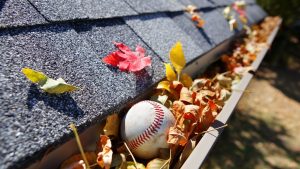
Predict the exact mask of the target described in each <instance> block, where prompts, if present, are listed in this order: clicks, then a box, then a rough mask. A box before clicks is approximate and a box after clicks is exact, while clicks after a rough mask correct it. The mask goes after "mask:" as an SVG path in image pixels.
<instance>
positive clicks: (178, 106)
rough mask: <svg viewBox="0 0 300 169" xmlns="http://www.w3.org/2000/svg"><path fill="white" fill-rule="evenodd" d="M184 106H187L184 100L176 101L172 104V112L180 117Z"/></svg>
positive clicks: (176, 116)
mask: <svg viewBox="0 0 300 169" xmlns="http://www.w3.org/2000/svg"><path fill="white" fill-rule="evenodd" d="M184 107H185V104H184V103H183V102H181V101H174V103H173V106H172V110H173V111H172V113H173V115H174V117H175V118H176V119H177V118H179V117H180V116H181V115H183V112H184Z"/></svg>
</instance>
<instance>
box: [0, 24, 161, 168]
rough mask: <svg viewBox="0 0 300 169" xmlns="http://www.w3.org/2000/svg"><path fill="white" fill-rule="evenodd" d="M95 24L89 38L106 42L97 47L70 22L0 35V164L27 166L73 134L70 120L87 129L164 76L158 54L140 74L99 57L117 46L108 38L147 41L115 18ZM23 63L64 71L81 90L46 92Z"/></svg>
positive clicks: (52, 71) (54, 73) (56, 74)
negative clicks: (34, 82)
mask: <svg viewBox="0 0 300 169" xmlns="http://www.w3.org/2000/svg"><path fill="white" fill-rule="evenodd" d="M92 29H93V31H91V34H89V35H91V36H92V37H90V39H88V40H89V41H91V40H93V39H96V40H99V41H102V42H103V43H104V42H105V45H104V44H103V45H102V44H99V46H97V45H94V46H93V47H94V48H96V49H97V50H96V51H99V53H98V52H95V51H94V49H93V47H91V44H90V43H89V42H88V41H87V40H86V39H85V37H86V36H85V35H84V33H83V35H80V36H79V35H78V34H77V33H76V32H75V31H74V30H73V29H72V28H71V27H70V26H68V25H53V26H50V27H49V26H45V27H38V28H33V29H29V28H28V29H26V30H24V29H21V30H16V31H14V32H11V33H10V35H7V34H4V35H2V36H0V42H2V43H1V44H0V46H1V48H0V53H1V55H2V57H1V58H0V63H1V65H2V66H1V69H0V84H1V88H0V93H1V94H0V102H1V109H0V120H1V124H0V133H1V137H0V138H1V142H0V152H1V158H2V159H1V161H0V166H1V167H3V168H8V167H11V168H18V167H19V168H24V166H25V165H24V163H25V164H26V163H30V162H32V161H33V159H34V157H38V158H41V157H42V155H43V152H44V151H45V150H46V149H47V147H49V145H52V144H58V143H60V142H62V141H64V139H62V138H66V137H69V136H70V135H69V134H70V130H69V128H68V125H69V124H70V123H71V122H74V123H76V124H77V125H79V126H80V127H79V129H83V128H84V127H85V126H88V124H89V123H91V122H93V121H94V122H95V121H97V119H98V120H99V117H101V116H100V115H102V114H105V113H108V112H110V111H112V110H113V109H115V108H120V107H121V106H120V105H122V104H123V103H127V102H128V101H130V100H132V98H134V97H135V96H136V95H138V94H141V93H143V92H144V91H145V90H147V88H149V87H150V86H151V85H152V84H153V83H154V82H157V81H158V79H161V78H162V76H163V74H164V72H163V64H162V62H161V61H160V60H159V58H158V57H155V56H153V67H152V68H147V69H146V70H144V71H141V72H139V73H137V74H132V73H126V72H120V71H119V70H117V69H115V68H111V67H109V66H107V65H105V64H104V63H103V62H102V61H101V57H103V56H105V55H106V54H107V53H108V52H111V51H113V49H114V48H113V45H112V44H110V43H109V40H119V41H123V42H124V43H126V44H130V45H131V44H132V45H136V43H140V44H141V45H142V46H144V44H143V43H142V42H141V41H140V40H139V39H138V37H137V36H136V35H135V34H134V33H132V32H131V30H130V29H129V28H128V26H127V25H121V22H113V21H111V22H110V23H109V25H106V26H105V27H104V28H100V27H99V28H92ZM87 36H88V35H87ZM131 47H133V46H131ZM98 49H99V50H98ZM109 50H111V51H109ZM23 67H31V68H33V69H36V70H39V71H43V72H44V73H46V74H47V75H49V76H50V77H53V78H58V77H62V78H63V79H65V80H66V82H68V83H70V84H74V85H76V86H78V87H80V90H78V91H76V92H73V93H71V94H64V95H59V96H56V95H48V94H45V93H44V92H41V91H40V90H38V89H37V87H36V86H35V85H32V84H31V83H30V82H29V81H28V80H27V79H26V78H25V77H24V75H23V74H22V73H21V72H20V71H21V69H22V68H23ZM102 117H103V116H102ZM24 143H26V144H24Z"/></svg>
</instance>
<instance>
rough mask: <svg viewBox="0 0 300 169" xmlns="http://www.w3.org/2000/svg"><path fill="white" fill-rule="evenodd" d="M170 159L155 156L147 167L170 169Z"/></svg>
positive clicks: (150, 168)
mask: <svg viewBox="0 0 300 169" xmlns="http://www.w3.org/2000/svg"><path fill="white" fill-rule="evenodd" d="M168 161H169V160H164V159H159V158H155V159H153V160H151V161H150V162H149V163H148V164H147V166H146V169H168V168H169V164H167V165H166V163H167V162H168Z"/></svg>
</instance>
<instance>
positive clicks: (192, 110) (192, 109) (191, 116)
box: [183, 105, 200, 121]
mask: <svg viewBox="0 0 300 169" xmlns="http://www.w3.org/2000/svg"><path fill="white" fill-rule="evenodd" d="M199 108H200V107H199V106H196V105H186V106H185V107H184V115H183V118H185V119H187V120H191V121H196V120H197V119H198V118H199V117H198V112H199Z"/></svg>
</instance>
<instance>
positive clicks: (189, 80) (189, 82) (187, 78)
mask: <svg viewBox="0 0 300 169" xmlns="http://www.w3.org/2000/svg"><path fill="white" fill-rule="evenodd" d="M180 81H181V82H182V84H183V85H184V86H185V87H187V88H190V87H191V86H192V84H193V79H192V78H191V77H190V76H189V75H188V74H186V73H183V74H182V75H181V78H180Z"/></svg>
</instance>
